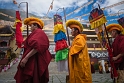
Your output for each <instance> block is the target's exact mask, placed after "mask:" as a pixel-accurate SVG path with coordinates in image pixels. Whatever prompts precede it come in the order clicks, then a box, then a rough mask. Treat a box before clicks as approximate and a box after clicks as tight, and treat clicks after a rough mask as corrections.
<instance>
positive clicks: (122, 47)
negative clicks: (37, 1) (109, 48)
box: [119, 36, 124, 54]
mask: <svg viewBox="0 0 124 83" xmlns="http://www.w3.org/2000/svg"><path fill="white" fill-rule="evenodd" d="M119 44H120V45H119V46H120V49H119V50H120V54H124V36H122V38H121V41H120V43H119Z"/></svg>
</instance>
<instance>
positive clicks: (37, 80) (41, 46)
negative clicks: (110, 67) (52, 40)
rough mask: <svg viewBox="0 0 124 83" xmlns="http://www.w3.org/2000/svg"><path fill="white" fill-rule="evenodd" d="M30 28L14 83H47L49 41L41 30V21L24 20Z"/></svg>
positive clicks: (49, 55) (35, 19)
mask: <svg viewBox="0 0 124 83" xmlns="http://www.w3.org/2000/svg"><path fill="white" fill-rule="evenodd" d="M24 24H25V25H29V26H30V27H31V32H32V33H31V34H30V35H29V36H28V37H27V38H26V40H25V41H24V53H23V56H22V59H21V61H20V63H19V65H18V69H17V72H16V74H15V77H14V78H15V80H16V83H48V81H49V72H48V65H49V63H50V61H51V58H52V56H51V54H50V52H49V50H48V48H49V40H48V37H47V36H46V34H45V33H44V31H43V30H42V28H43V26H44V24H43V22H42V20H40V19H38V18H35V17H30V18H26V19H25V20H24Z"/></svg>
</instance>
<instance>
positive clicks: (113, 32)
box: [111, 29, 117, 38]
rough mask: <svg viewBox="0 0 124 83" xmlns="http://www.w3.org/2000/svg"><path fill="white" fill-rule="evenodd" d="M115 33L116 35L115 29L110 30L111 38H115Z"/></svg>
mask: <svg viewBox="0 0 124 83" xmlns="http://www.w3.org/2000/svg"><path fill="white" fill-rule="evenodd" d="M116 35H117V31H116V30H115V29H114V30H112V31H111V36H112V38H115V37H116Z"/></svg>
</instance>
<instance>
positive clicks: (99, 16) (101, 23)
mask: <svg viewBox="0 0 124 83" xmlns="http://www.w3.org/2000/svg"><path fill="white" fill-rule="evenodd" d="M98 6H99V8H95V9H93V10H92V11H91V12H90V15H89V21H90V25H91V28H92V29H95V32H96V34H97V36H98V40H99V41H100V44H101V47H104V48H106V49H107V51H108V55H109V59H110V60H109V61H110V64H111V78H112V79H114V83H117V77H118V74H117V70H116V69H115V66H114V63H113V62H112V57H113V54H112V49H111V48H110V47H111V45H110V42H109V37H108V33H107V31H106V26H105V23H106V22H107V20H106V17H105V16H104V13H103V10H102V9H100V5H99V4H98Z"/></svg>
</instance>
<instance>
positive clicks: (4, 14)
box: [0, 9, 41, 22]
mask: <svg viewBox="0 0 124 83" xmlns="http://www.w3.org/2000/svg"><path fill="white" fill-rule="evenodd" d="M20 15H21V18H22V19H24V18H26V17H27V16H26V12H23V11H20ZM28 16H29V17H30V16H33V17H38V18H41V17H40V16H36V15H34V14H31V13H29V14H28ZM15 17H16V11H15V10H12V9H0V20H5V21H12V22H14V21H15Z"/></svg>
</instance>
